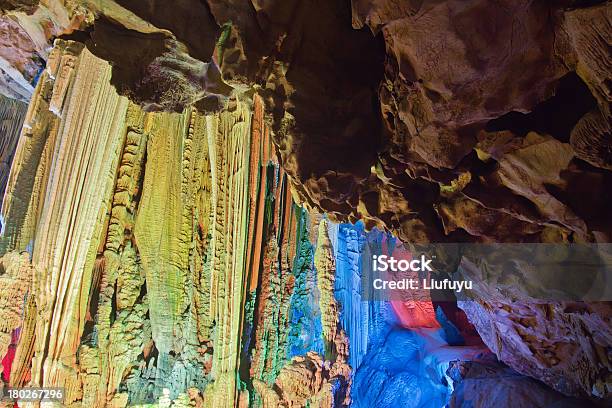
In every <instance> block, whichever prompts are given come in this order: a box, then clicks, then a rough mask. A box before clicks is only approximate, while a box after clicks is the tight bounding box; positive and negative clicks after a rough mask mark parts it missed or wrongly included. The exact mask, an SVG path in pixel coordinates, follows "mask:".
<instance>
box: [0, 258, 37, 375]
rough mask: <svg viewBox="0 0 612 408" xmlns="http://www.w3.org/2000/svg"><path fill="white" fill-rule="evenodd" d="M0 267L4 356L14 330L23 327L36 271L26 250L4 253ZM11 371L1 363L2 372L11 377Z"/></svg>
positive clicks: (0, 343)
mask: <svg viewBox="0 0 612 408" xmlns="http://www.w3.org/2000/svg"><path fill="white" fill-rule="evenodd" d="M0 268H1V269H2V272H3V273H2V275H0V310H1V311H2V312H1V315H0V356H4V355H6V353H7V351H8V347H9V345H10V344H11V340H12V337H13V335H14V331H15V330H16V329H18V328H20V327H21V317H22V315H23V313H24V305H25V304H27V301H28V299H29V298H30V297H32V296H33V293H34V291H33V290H32V289H33V288H32V283H33V280H34V271H33V269H32V266H31V265H30V262H29V256H28V254H27V253H25V252H23V253H21V254H19V253H17V252H9V253H8V254H6V255H4V256H3V257H2V258H0ZM10 371H12V370H7V367H2V364H0V373H3V372H4V377H5V378H10V374H11V372H10Z"/></svg>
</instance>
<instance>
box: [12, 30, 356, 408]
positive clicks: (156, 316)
mask: <svg viewBox="0 0 612 408" xmlns="http://www.w3.org/2000/svg"><path fill="white" fill-rule="evenodd" d="M109 75H110V67H109V66H108V64H107V63H105V62H104V61H101V60H99V59H97V58H96V57H94V56H93V55H91V54H90V53H89V51H87V49H85V48H83V47H82V46H79V45H78V44H76V43H72V42H70V41H63V40H58V41H57V42H56V46H55V48H54V49H53V51H52V52H51V55H50V58H49V64H48V67H47V69H46V70H45V72H44V73H43V75H42V77H41V79H40V81H39V83H38V85H37V87H36V89H35V91H34V94H35V95H34V98H33V100H32V102H31V103H30V107H29V110H28V113H27V115H26V119H25V127H24V130H23V132H22V136H21V139H20V142H19V146H18V148H17V152H16V155H15V161H14V163H13V165H12V170H11V177H10V180H9V183H8V189H7V194H6V199H5V204H6V205H5V207H4V208H3V214H4V217H5V218H6V220H7V224H6V225H7V232H8V233H7V234H5V235H4V236H3V237H2V238H1V242H0V243H1V244H2V248H3V250H4V251H14V250H17V251H21V250H25V249H28V250H29V251H30V253H31V261H30V259H29V257H26V258H24V260H25V262H26V264H27V265H28V267H29V268H31V270H35V271H36V275H35V276H34V277H33V280H34V288H35V289H34V290H33V296H30V297H29V299H30V300H29V301H28V302H27V303H26V304H25V309H24V311H23V313H22V315H20V316H18V318H16V319H17V320H15V321H14V324H12V325H11V330H13V329H15V328H21V337H20V340H19V342H18V344H17V349H16V354H15V355H16V357H15V359H14V363H13V366H12V369H11V373H14V375H12V377H11V381H12V382H14V383H15V384H21V385H24V384H27V383H29V384H38V385H45V386H54V385H61V386H64V387H66V398H65V400H64V403H65V404H67V405H71V404H74V405H78V404H81V405H82V406H92V407H103V406H109V405H111V406H116V407H122V406H126V405H133V404H142V403H155V402H159V403H160V404H162V405H163V404H165V403H166V402H168V401H172V403H173V404H178V405H180V404H184V403H185V401H188V400H191V401H192V402H193V403H195V404H196V405H197V404H200V405H201V406H215V407H230V406H235V405H236V404H241V406H246V405H249V404H251V405H255V406H257V405H260V404H262V403H264V404H265V403H266V402H265V401H276V400H275V398H277V397H278V396H277V397H274V395H273V394H270V393H269V392H267V391H266V390H268V389H269V387H272V386H273V384H279V386H280V387H281V388H283V387H284V388H285V389H286V391H287V392H285V393H284V394H283V395H282V396H280V397H279V398H280V399H279V400H278V401H282V404H286V405H287V406H302V405H303V404H304V403H306V402H308V403H309V404H311V406H321V407H323V406H325V407H331V406H332V404H336V405H337V404H341V405H343V404H346V403H347V402H348V395H349V378H350V373H351V369H350V367H349V366H348V353H349V349H348V346H347V344H348V340H347V338H346V335H345V331H344V330H343V329H342V325H341V323H340V319H339V310H338V305H337V303H336V301H335V300H334V296H335V292H334V274H335V266H334V261H333V258H334V256H335V250H334V248H333V247H332V242H331V241H330V239H329V236H328V235H327V234H328V233H327V230H328V224H327V222H326V221H325V220H322V219H321V217H320V216H313V217H311V216H309V215H308V213H307V212H306V211H305V210H304V209H302V208H300V207H298V206H297V205H295V203H294V201H293V199H292V193H291V189H290V187H289V183H290V181H289V179H288V177H287V175H286V174H285V173H284V171H283V170H282V168H281V166H280V164H279V162H278V159H277V157H276V153H275V149H274V147H273V145H272V140H271V137H270V129H269V127H268V125H267V124H266V122H265V120H264V115H263V112H264V106H263V100H262V99H261V98H260V97H259V96H257V95H256V96H255V97H254V98H253V99H244V97H234V98H230V100H229V101H228V102H227V106H226V107H225V108H224V109H223V110H222V111H220V112H218V113H213V114H202V113H200V112H199V111H197V110H196V109H193V108H188V109H186V110H185V111H183V112H182V113H150V112H144V111H143V110H142V108H140V107H139V106H137V105H135V104H132V103H130V102H128V100H127V99H126V98H124V97H121V96H118V95H117V93H116V91H115V90H114V89H113V88H112V87H111V86H110V84H109ZM94 141H95V143H94ZM315 249H316V250H315ZM12 253H14V252H10V253H9V254H7V255H6V256H9V255H10V254H12ZM319 294H320V295H319ZM34 314H35V315H36V325H33V324H32V322H33V319H32V316H33V315H34ZM322 323H323V324H322ZM13 326H14V327H13ZM294 327H297V331H296V330H295V329H294ZM8 332H9V331H8V329H7V333H8ZM305 334H306V335H308V336H310V337H311V339H310V340H308V341H306V342H299V345H298V342H297V340H298V338H299V337H301V336H303V335H305ZM323 339H325V347H324V344H323ZM5 343H6V342H5ZM296 347H297V348H296ZM298 350H299V351H298ZM325 350H327V352H325ZM296 353H297V354H296ZM307 353H310V354H308V357H304V355H306V354H307ZM324 354H325V356H324ZM300 355H301V356H300ZM296 359H297V360H296ZM311 363H312V364H311ZM295 370H297V371H295ZM295 372H300V373H301V372H310V374H308V376H313V378H318V379H317V380H316V384H314V385H313V384H310V383H309V384H302V383H301V382H300V381H298V380H297V379H296V378H295V374H292V373H295ZM30 373H31V382H28V381H29V378H30ZM322 373H324V374H322ZM296 381H297V382H296ZM300 387H306V388H304V389H301V388H300ZM270 398H271V400H270Z"/></svg>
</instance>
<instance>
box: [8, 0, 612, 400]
mask: <svg viewBox="0 0 612 408" xmlns="http://www.w3.org/2000/svg"><path fill="white" fill-rule="evenodd" d="M611 13H612V2H610V1H578V0H558V1H557V0H555V1H527V0H502V1H495V2H493V1H486V0H475V1H470V2H465V1H460V0H436V1H429V2H424V1H416V0H406V1H399V2H398V1H391V0H351V1H349V0H317V1H313V2H306V1H298V0H231V1H213V0H206V1H202V0H180V1H172V2H168V1H164V0H143V1H127V0H70V1H68V0H40V1H30V0H9V1H0V14H1V15H0V93H1V94H3V95H6V96H8V97H10V98H13V99H16V100H18V101H21V102H28V103H29V107H28V111H27V113H26V114H25V119H23V122H24V124H23V130H22V131H21V134H20V136H19V141H18V145H17V147H16V152H15V154H14V160H13V163H12V165H11V169H10V177H9V176H8V174H9V172H8V168H3V169H2V173H1V174H0V176H1V177H0V181H4V179H5V178H7V177H8V181H7V183H6V194H5V198H4V201H3V206H2V218H3V220H2V221H3V228H2V230H3V233H2V236H1V237H0V253H1V254H3V258H1V261H0V264H2V265H6V266H5V270H4V272H5V273H0V284H2V285H4V286H6V287H7V288H8V289H7V290H4V291H2V292H1V293H0V302H2V303H3V304H5V305H6V310H7V313H8V314H9V315H10V316H9V318H7V319H6V325H5V327H3V329H2V330H1V332H2V333H1V334H2V336H1V338H0V354H2V355H0V358H3V359H4V358H6V361H7V365H6V366H5V370H3V373H2V374H3V379H4V380H5V381H6V382H7V383H8V384H10V385H12V386H24V385H26V384H30V385H41V386H52V385H62V386H65V387H66V399H65V401H64V402H65V404H66V405H68V406H70V405H72V406H88V407H89V406H107V405H108V406H117V407H120V406H126V405H134V404H138V403H159V404H160V405H162V406H169V405H170V404H174V405H175V406H186V405H187V404H195V405H196V406H215V407H216V406H220V407H223V406H249V405H255V406H259V405H263V406H270V407H272V406H288V407H291V406H304V405H306V404H310V406H326V407H327V406H343V405H348V404H349V403H351V399H353V402H355V401H354V400H355V396H357V397H358V398H361V399H362V400H363V401H365V404H370V403H374V402H375V401H378V402H380V403H381V404H387V405H389V406H392V405H393V404H394V403H396V402H397V403H399V401H410V403H413V405H415V406H419V405H426V404H427V403H428V402H430V401H433V399H431V398H430V396H431V395H430V394H427V395H425V394H423V395H419V396H418V398H417V397H416V396H414V395H416V394H417V389H419V390H429V391H428V392H430V393H438V394H436V395H438V396H439V395H442V394H444V395H446V396H449V395H450V393H447V391H448V386H449V384H448V383H445V381H447V379H446V377H445V375H444V374H442V372H446V368H448V364H449V362H450V359H449V358H446V357H448V356H440V355H439V354H435V353H433V354H431V353H424V354H423V355H422V356H423V358H424V359H427V358H430V357H431V356H432V355H434V356H437V357H440V359H434V360H435V364H432V365H427V364H425V365H424V366H423V369H424V370H429V371H427V372H426V373H425V374H423V373H421V372H418V373H417V372H414V370H413V371H411V370H405V369H404V367H398V366H395V365H393V364H394V362H393V361H390V357H389V356H393V357H397V358H398V359H399V360H401V361H404V362H409V361H412V360H411V359H412V358H413V357H415V355H416V354H418V353H420V351H422V350H423V349H424V348H426V347H430V346H431V345H432V344H435V345H439V344H440V343H439V342H438V340H439V339H437V338H436V339H434V340H432V339H431V338H429V337H427V335H425V334H423V336H425V338H426V339H427V340H426V341H425V340H424V341H421V340H422V339H421V338H420V337H418V336H417V335H416V334H415V333H416V331H417V329H422V328H427V329H428V330H431V331H432V332H433V331H435V330H437V329H438V325H439V320H440V318H439V317H437V316H436V311H435V310H436V309H435V308H434V304H433V303H432V302H431V299H430V298H429V297H428V296H429V295H428V294H426V296H425V297H424V299H422V301H420V302H419V303H417V304H416V306H415V304H414V303H409V302H380V303H376V302H372V303H365V305H364V299H363V298H362V296H361V294H362V289H363V288H361V281H360V279H361V278H362V273H363V271H364V266H363V264H364V262H366V263H367V260H369V259H370V255H372V254H374V253H380V252H381V251H383V250H384V251H386V252H388V253H390V254H392V253H393V252H394V251H397V250H398V248H400V246H399V245H395V241H394V240H395V238H390V236H388V235H387V234H388V233H393V234H394V235H395V237H397V238H399V240H401V241H402V242H404V243H405V244H406V248H404V249H402V251H404V252H405V253H404V255H406V254H407V255H409V251H410V248H411V246H413V245H415V244H419V243H424V242H432V241H433V242H481V243H486V242H519V243H525V242H556V243H575V242H591V243H593V242H599V243H607V242H609V241H610V238H611V236H612V218H611V215H610V214H611V213H610V211H609V208H610V206H611V204H612V202H611V200H612V199H611V196H610V194H609V191H611V188H612V175H611V173H610V170H611V169H612V167H611V166H612V165H611V161H612V159H611V154H610V144H611V136H610V119H611V114H610V100H611V91H610V83H611V80H610V75H611V72H612V70H611V69H610V66H611V56H610V52H609V50H610V43H611V42H612V41H611V37H612V28H611V27H612V25H611V24H610V21H611V20H612V18H611ZM23 114H24V113H23V107H20V105H19V104H18V103H16V102H8V101H4V100H3V101H1V102H0V118H2V119H3V123H2V126H1V128H2V130H3V135H2V145H1V146H2V150H1V151H0V154H1V155H2V159H3V166H4V165H5V158H9V157H11V155H12V154H13V153H12V151H13V146H15V141H16V139H15V135H16V134H17V133H18V129H19V128H20V127H21V123H20V122H21V121H22V115H23ZM4 132H6V133H4ZM6 160H8V159H6ZM357 221H361V222H362V223H357ZM343 222H351V223H353V224H355V225H349V224H342V223H343ZM374 227H377V228H378V229H379V230H380V231H373V232H371V233H368V232H366V230H371V229H372V228H374ZM364 260H365V261H364ZM16 265H18V266H16ZM0 272H1V271H0ZM473 272H474V274H475V275H478V273H480V272H482V271H473ZM28 279H31V282H32V284H31V285H30V280H28ZM17 282H22V283H24V285H22V286H19V284H18V283H17ZM20 299H23V302H22V303H20V302H19V300H20ZM464 300H465V299H464ZM518 300H520V301H519V302H517V299H514V298H512V297H511V296H509V295H508V294H507V293H506V294H504V295H502V294H500V293H499V292H495V293H493V294H491V293H490V292H488V291H482V292H478V293H476V296H475V297H474V298H472V299H469V301H468V300H466V302H465V303H462V307H463V309H464V311H465V313H466V315H467V317H468V318H469V319H470V321H471V322H472V323H473V324H474V325H475V327H476V329H477V330H478V332H479V334H480V336H481V337H482V339H483V340H484V343H485V344H486V345H487V346H488V347H489V348H490V349H491V350H492V351H493V352H495V353H496V354H497V357H498V358H499V360H500V361H501V362H502V363H506V364H508V365H510V366H511V368H512V369H514V370H515V371H517V372H519V373H521V374H525V375H528V376H531V377H534V378H536V379H538V380H541V381H543V383H545V384H547V385H548V386H550V387H552V388H554V389H556V390H557V391H560V392H562V393H564V394H567V395H574V396H580V397H587V398H590V401H592V402H593V403H599V402H601V401H602V400H605V401H606V402H607V401H608V400H609V398H610V390H609V383H610V381H611V380H610V364H609V349H610V345H611V344H612V340H611V339H610V337H611V336H610V333H609V328H610V311H609V307H608V305H607V304H597V303H588V302H585V303H583V304H582V303H581V304H570V303H568V302H556V303H549V304H547V305H545V306H541V305H537V304H534V302H532V300H533V299H529V298H527V297H526V296H525V297H523V298H520V299H518ZM458 313H459V312H458ZM451 323H452V322H451ZM445 324H447V323H445ZM397 327H401V328H402V330H403V331H402V332H401V334H399V335H398V336H397V338H396V337H394V335H390V334H389V333H394V332H393V330H392V328H397ZM601 327H603V329H602V328H601ZM407 333H408V334H407ZM421 334H422V333H419V335H421ZM390 337H393V338H395V340H394V341H396V340H397V342H398V343H401V344H404V345H405V346H406V348H405V350H401V352H398V351H397V350H396V345H394V344H391V343H386V341H387V340H388V339H389V338H390ZM420 339H421V340H420ZM476 340H477V339H476ZM475 343H477V342H475ZM375 347H381V348H382V350H383V351H384V352H380V353H377V352H375V351H373V349H374V348H375ZM413 352H414V353H413ZM417 352H418V353H417ZM419 355H420V354H419ZM437 357H436V358H437ZM442 357H444V358H442ZM455 357H456V356H455ZM461 357H465V358H471V356H461ZM419 361H420V360H419ZM423 361H425V360H423ZM427 361H428V362H431V360H427ZM441 361H443V363H442V362H441ZM8 362H10V369H6V367H8ZM438 363H439V364H438ZM3 364H4V363H3ZM358 367H360V368H361V370H360V369H359V368H358ZM497 368H499V370H497ZM497 368H496V369H495V370H493V374H491V376H492V377H493V378H497V377H496V376H498V374H499V372H502V374H500V376H502V377H503V375H505V374H507V371H505V368H503V367H502V368H500V367H497ZM430 369H431V370H434V372H433V373H432V372H431V370H430ZM8 371H10V373H9V372H8ZM513 375H514V374H513ZM498 377H499V376H498ZM385 378H386V379H387V380H389V381H388V382H387V383H385ZM503 378H505V377H503ZM371 381H373V382H376V381H378V382H376V384H378V385H379V386H378V389H377V390H383V391H385V392H383V393H382V394H380V396H379V395H378V394H376V395H373V394H372V395H371V394H370V390H368V389H367V384H369V383H370V382H371ZM520 381H523V378H521V380H520ZM527 382H528V383H529V387H531V385H532V383H531V382H529V381H527ZM513 384H514V383H513ZM464 386H465V387H468V386H470V385H469V384H468V383H464ZM403 387H404V388H406V389H408V390H414V395H412V394H410V395H408V394H401V392H400V391H399V390H400V389H402V388H403ZM486 389H487V387H484V388H483V390H486ZM532 389H540V388H538V387H535V388H532ZM541 389H542V390H544V389H545V388H541ZM521 390H523V388H521ZM483 392H486V391H483ZM535 392H540V391H535ZM542 393H543V394H542V395H544V394H546V395H544V396H543V397H542V398H541V399H540V400H538V401H550V400H556V398H557V397H559V395H558V394H557V393H553V392H552V391H551V390H549V389H545V391H542ZM447 394H448V395H447ZM410 396H413V398H409V397H410ZM455 397H456V398H455V402H456V403H457V404H458V403H459V402H457V401H459V400H460V397H461V395H458V394H455ZM549 397H550V398H549ZM394 398H395V399H394ZM435 401H436V403H437V402H440V401H438V400H437V399H436V400H435ZM406 403H407V402H406Z"/></svg>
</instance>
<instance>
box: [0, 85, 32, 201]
mask: <svg viewBox="0 0 612 408" xmlns="http://www.w3.org/2000/svg"><path fill="white" fill-rule="evenodd" d="M27 110H28V106H27V105H26V104H25V103H22V102H19V101H16V100H11V99H9V98H6V97H4V96H0V134H1V135H2V138H0V196H4V189H5V188H6V184H7V182H8V177H9V171H10V169H11V163H12V162H13V157H14V155H15V149H16V148H17V141H18V140H19V135H20V134H21V127H22V125H23V121H24V119H25V115H26V112H27Z"/></svg>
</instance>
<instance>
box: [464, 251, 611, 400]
mask: <svg viewBox="0 0 612 408" xmlns="http://www.w3.org/2000/svg"><path fill="white" fill-rule="evenodd" d="M480 262H481V260H477V259H472V260H466V259H464V261H463V262H462V264H461V271H462V272H461V273H462V275H463V276H464V277H466V278H468V279H471V280H473V281H474V282H477V283H476V285H475V288H474V289H475V290H473V291H470V292H469V293H468V292H465V293H463V292H462V293H461V294H460V296H458V297H459V298H460V302H459V303H458V304H459V307H461V308H462V309H463V310H464V311H465V312H466V315H467V316H468V318H469V319H470V322H472V323H473V324H474V326H475V327H476V329H477V330H478V333H479V334H480V336H481V338H482V340H483V341H484V343H485V344H486V345H487V346H488V347H489V349H490V350H491V351H492V352H494V353H495V354H496V355H497V356H498V358H499V360H501V361H503V362H504V363H506V364H508V365H509V366H510V367H512V368H514V369H515V370H516V371H518V372H519V373H521V374H524V375H528V376H531V377H533V378H536V379H539V380H540V381H542V382H544V383H545V384H547V385H549V386H550V387H552V388H553V389H555V390H557V391H559V392H561V393H563V394H565V395H568V396H572V395H573V396H586V397H590V398H593V399H603V400H606V399H609V398H610V388H609V384H610V381H611V380H612V378H611V377H610V373H611V365H610V358H609V353H608V352H607V351H606V350H608V349H609V348H610V345H612V329H611V327H612V326H611V318H612V310H611V308H610V305H609V304H608V303H607V302H571V301H569V300H568V301H549V302H542V301H541V300H538V299H534V298H533V297H532V296H530V295H529V294H528V293H527V291H526V290H525V289H524V288H525V287H531V288H534V287H538V288H541V290H542V291H547V290H552V289H551V284H550V283H549V284H548V285H543V284H542V283H541V282H542V279H543V278H542V277H543V276H546V274H553V275H554V276H557V275H558V270H556V268H555V267H552V268H551V270H550V271H547V270H545V268H544V267H542V268H541V269H542V270H540V271H538V272H539V274H538V278H537V279H534V278H533V277H532V276H530V274H529V273H528V272H526V271H523V270H522V268H524V266H523V265H521V264H520V263H519V264H517V272H514V276H512V275H513V274H512V273H510V274H508V272H506V273H504V276H503V277H502V273H501V270H502V269H503V268H500V267H499V264H498V263H497V264H496V262H495V261H494V260H493V259H492V258H489V259H487V261H485V262H486V263H488V268H487V270H486V271H485V270H484V269H485V268H483V267H482V265H479V266H480V267H479V266H477V264H478V263H480ZM484 274H487V276H488V278H487V279H484V278H483V277H484ZM517 279H522V280H523V281H524V282H525V283H524V284H523V285H516V284H514V283H512V282H515V281H516V280H517ZM585 280H588V279H587V278H585ZM573 284H574V285H576V286H580V285H584V283H583V282H575V283H573Z"/></svg>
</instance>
